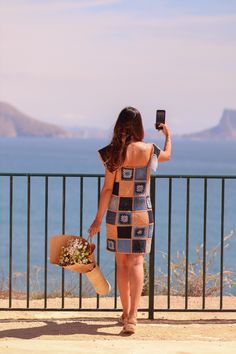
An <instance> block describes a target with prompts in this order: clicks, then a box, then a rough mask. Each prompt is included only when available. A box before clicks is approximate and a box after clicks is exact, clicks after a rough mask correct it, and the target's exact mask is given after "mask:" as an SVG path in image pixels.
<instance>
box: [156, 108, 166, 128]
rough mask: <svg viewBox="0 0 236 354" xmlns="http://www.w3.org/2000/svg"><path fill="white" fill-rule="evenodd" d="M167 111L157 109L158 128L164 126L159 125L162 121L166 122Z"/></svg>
mask: <svg viewBox="0 0 236 354" xmlns="http://www.w3.org/2000/svg"><path fill="white" fill-rule="evenodd" d="M165 117H166V111H165V110H157V111H156V129H158V130H161V129H163V128H161V127H159V125H160V123H163V124H165Z"/></svg>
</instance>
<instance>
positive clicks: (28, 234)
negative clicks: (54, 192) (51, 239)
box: [26, 175, 31, 308]
mask: <svg viewBox="0 0 236 354" xmlns="http://www.w3.org/2000/svg"><path fill="white" fill-rule="evenodd" d="M30 182H31V180H30V176H29V175H28V176H27V272H26V286H27V295H26V296H27V298H26V307H27V308H29V292H30V202H31V201H30V197H31V196H30V193H31V190H30Z"/></svg>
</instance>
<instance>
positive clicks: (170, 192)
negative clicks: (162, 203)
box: [167, 178, 172, 309]
mask: <svg viewBox="0 0 236 354" xmlns="http://www.w3.org/2000/svg"><path fill="white" fill-rule="evenodd" d="M171 213H172V178H169V205H168V280H167V281H168V285H167V286H168V288H167V291H168V293H167V308H168V309H169V308H170V277H171V268H170V260H171Z"/></svg>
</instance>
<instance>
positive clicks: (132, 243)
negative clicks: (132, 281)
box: [98, 143, 160, 254]
mask: <svg viewBox="0 0 236 354" xmlns="http://www.w3.org/2000/svg"><path fill="white" fill-rule="evenodd" d="M143 144H146V145H152V146H151V149H150V151H151V152H150V156H149V159H148V160H147V162H146V164H142V165H139V164H138V162H139V161H138V156H140V155H139V153H138V151H136V153H135V155H134V156H137V157H136V158H134V159H133V160H132V164H131V163H129V164H128V165H123V166H121V167H120V168H119V169H117V170H116V172H115V173H116V174H115V180H114V184H113V191H112V194H111V198H110V202H109V205H108V209H107V212H106V241H107V246H106V248H107V250H108V251H111V252H118V253H128V254H131V253H144V254H146V253H149V252H150V250H151V241H152V235H153V226H154V218H153V211H152V204H151V199H150V172H151V171H150V169H151V168H152V169H153V170H154V171H156V169H157V158H158V155H159V153H160V148H159V147H158V146H157V145H156V144H150V143H143ZM135 149H140V145H136V147H135ZM106 151H107V146H105V147H104V148H102V149H100V150H98V153H99V157H100V158H101V160H102V161H103V163H104V166H105V167H106V165H105V161H106ZM140 153H141V151H140Z"/></svg>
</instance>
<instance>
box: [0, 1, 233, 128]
mask: <svg viewBox="0 0 236 354" xmlns="http://www.w3.org/2000/svg"><path fill="white" fill-rule="evenodd" d="M0 51H1V56H0V79H1V82H0V99H1V100H4V101H7V102H10V103H12V104H14V105H15V106H17V107H18V108H19V109H21V110H23V111H24V112H26V113H28V114H30V115H31V116H34V117H36V118H39V119H42V120H44V121H48V122H54V123H58V124H64V125H85V126H103V125H104V126H105V127H112V125H113V123H114V121H115V119H116V117H117V115H118V113H119V111H120V110H121V109H122V108H123V107H124V106H126V105H133V106H135V107H137V108H138V109H139V110H140V111H141V113H142V116H143V120H144V124H145V127H151V126H152V125H153V122H154V119H155V110H156V109H158V108H159V109H162V108H164V109H166V110H167V119H168V122H169V125H170V127H171V129H172V130H173V132H174V133H182V132H189V131H192V130H198V129H204V128H207V127H210V126H211V125H214V124H216V123H217V122H218V120H219V118H220V116H221V113H222V110H223V109H224V108H235V109H236V99H235V97H236V95H235V92H236V89H235V82H236V70H235V62H236V1H233V0H226V1H219V0H205V1H203V0H198V1H187V0H162V1H160V0H155V1H154V0H152V1H148V0H130V1H126V0H83V1H80V0H77V1H75V0H74V1H73V0H67V1H66V0H40V1H37V0H36V1H30V0H6V1H3V0H0Z"/></svg>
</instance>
